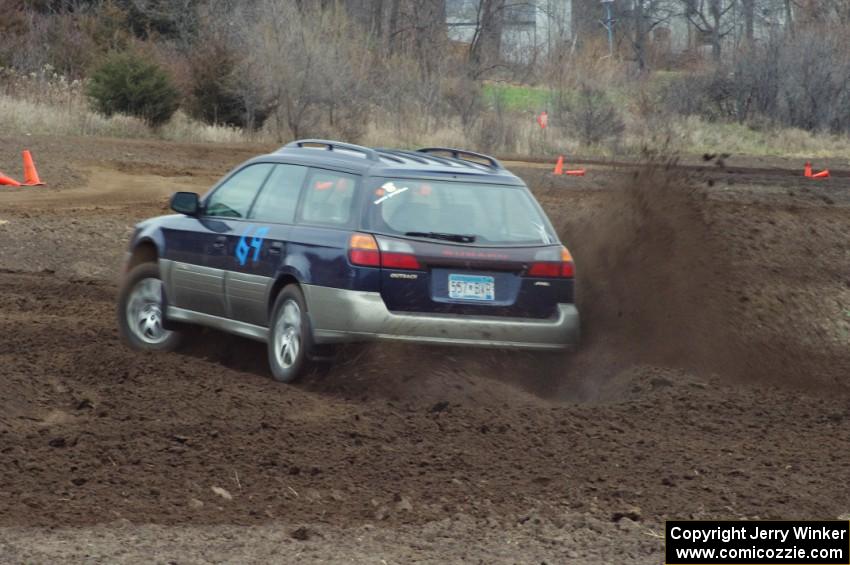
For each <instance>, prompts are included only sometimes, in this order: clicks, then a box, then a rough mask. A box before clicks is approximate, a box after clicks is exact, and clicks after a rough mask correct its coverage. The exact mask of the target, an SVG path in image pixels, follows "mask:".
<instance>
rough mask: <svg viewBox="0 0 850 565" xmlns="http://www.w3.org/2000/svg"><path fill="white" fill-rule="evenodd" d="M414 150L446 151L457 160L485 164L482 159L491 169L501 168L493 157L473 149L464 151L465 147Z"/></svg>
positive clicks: (426, 151) (419, 150)
mask: <svg viewBox="0 0 850 565" xmlns="http://www.w3.org/2000/svg"><path fill="white" fill-rule="evenodd" d="M416 151H417V152H418V153H427V154H429V155H431V154H433V153H448V154H449V155H450V156H451V157H452V158H453V159H457V160H458V161H466V162H468V163H475V164H477V165H485V163H482V161H485V162H486V163H487V164H486V165H485V166H489V167H491V168H493V169H502V168H503V167H502V164H501V163H500V162H499V161H497V160H496V159H495V158H494V157H490V156H489V155H484V154H483V153H475V152H474V151H466V150H465V149H454V148H452V147H423V148H422V149H417V150H416ZM470 157H471V159H470Z"/></svg>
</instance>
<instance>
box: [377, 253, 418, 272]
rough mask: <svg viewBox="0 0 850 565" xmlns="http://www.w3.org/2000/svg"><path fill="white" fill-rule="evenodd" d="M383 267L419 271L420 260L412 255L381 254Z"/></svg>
mask: <svg viewBox="0 0 850 565" xmlns="http://www.w3.org/2000/svg"><path fill="white" fill-rule="evenodd" d="M381 266H382V267H387V268H389V269H412V270H419V269H421V268H422V267H421V266H420V265H419V260H418V259H417V258H416V256H415V255H412V254H410V253H387V252H386V251H385V252H383V253H381Z"/></svg>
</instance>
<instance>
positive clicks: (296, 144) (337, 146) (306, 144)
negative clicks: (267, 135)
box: [279, 139, 379, 161]
mask: <svg viewBox="0 0 850 565" xmlns="http://www.w3.org/2000/svg"><path fill="white" fill-rule="evenodd" d="M320 147H324V148H325V149H326V150H328V151H341V152H353V153H360V154H361V155H363V156H364V157H365V158H366V159H369V160H370V161H377V160H378V159H379V157H378V152H377V151H375V150H374V149H370V148H369V147H363V146H362V145H355V144H353V143H343V142H341V141H332V140H329V139H299V140H297V141H292V142H290V143H287V144H286V145H284V146H283V147H281V148H280V149H279V151H283V150H284V149H309V148H320Z"/></svg>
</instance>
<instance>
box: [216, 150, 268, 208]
mask: <svg viewBox="0 0 850 565" xmlns="http://www.w3.org/2000/svg"><path fill="white" fill-rule="evenodd" d="M271 168H272V165H271V164H269V163H258V164H256V165H248V166H247V167H245V168H244V169H242V170H241V171H239V172H237V173H236V174H235V175H233V176H232V177H230V178H229V179H227V180H226V181H224V184H222V185H220V186H219V187H218V188H217V189H216V190H215V192H213V193H212V195H210V197H209V198H207V201H206V210H205V212H204V213H205V214H206V215H207V216H222V217H225V218H245V217H246V216H247V215H248V209H249V208H250V207H251V202H253V201H254V197H255V196H256V195H257V191H258V190H259V189H260V186H262V184H263V181H264V180H266V177H267V176H268V174H269V171H270V170H271Z"/></svg>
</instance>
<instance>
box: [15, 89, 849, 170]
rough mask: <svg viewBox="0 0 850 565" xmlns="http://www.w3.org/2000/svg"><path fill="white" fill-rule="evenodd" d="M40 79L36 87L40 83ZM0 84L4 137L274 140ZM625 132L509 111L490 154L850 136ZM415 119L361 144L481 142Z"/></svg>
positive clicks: (819, 151)
mask: <svg viewBox="0 0 850 565" xmlns="http://www.w3.org/2000/svg"><path fill="white" fill-rule="evenodd" d="M38 84H41V87H39V86H38ZM38 84H32V83H31V84H28V85H26V87H25V88H23V87H21V85H20V84H18V85H17V87H16V88H14V89H10V88H8V84H7V85H6V86H7V88H0V131H2V132H3V133H4V134H5V135H9V134H23V135H27V134H30V135H67V136H74V135H80V136H100V137H124V138H148V139H165V140H170V141H185V142H204V143H242V142H264V141H275V139H274V136H273V135H272V134H271V133H270V132H262V131H261V132H258V133H256V134H254V135H249V134H247V133H246V132H244V131H243V130H240V129H238V128H233V127H227V126H211V125H207V124H203V123H201V122H198V121H195V120H193V119H191V118H189V117H188V116H187V115H186V114H185V113H183V112H178V113H177V114H175V116H174V117H173V118H172V120H171V121H170V122H169V123H167V124H166V125H165V126H163V127H161V128H159V129H158V130H152V129H151V128H149V127H148V126H147V125H146V124H145V123H144V122H142V121H141V120H139V119H137V118H133V117H129V116H121V115H116V116H112V117H109V118H107V117H105V116H102V115H100V114H97V113H95V112H93V111H92V110H91V109H90V108H89V107H88V105H87V103H86V99H85V96H84V95H83V94H82V92H81V89H80V88H79V87H74V86H73V85H67V84H64V83H62V84H59V85H57V84H55V83H45V82H40V83H38ZM625 117H626V125H627V127H626V133H625V135H624V137H623V138H622V139H621V140H619V141H618V142H616V143H614V144H608V145H604V146H594V147H587V146H583V145H582V144H581V143H580V142H579V140H578V138H577V136H575V135H573V134H572V133H571V132H570V131H569V130H566V129H564V128H552V127H550V128H549V129H547V130H546V131H543V130H541V129H540V128H539V127H538V126H537V124H536V123H535V120H534V118H535V116H534V114H533V113H531V112H511V113H509V114H506V115H505V116H503V118H502V120H503V121H502V125H501V126H500V127H503V128H506V129H507V130H508V131H509V135H510V137H509V139H510V142H511V145H512V147H509V148H505V149H495V150H493V152H494V153H500V152H501V153H511V154H520V155H522V154H525V155H554V154H559V153H563V154H571V155H582V156H598V157H614V156H622V155H627V154H631V153H635V152H638V151H640V150H642V149H643V148H649V149H655V150H661V151H666V152H676V153H679V154H702V153H717V152H725V153H732V154H743V155H753V156H784V157H805V158H846V156H847V155H848V154H850V137H847V136H835V135H828V134H813V133H810V132H807V131H804V130H799V129H792V128H776V129H764V130H755V129H752V128H749V127H747V126H744V125H740V124H734V123H733V124H729V123H714V122H707V121H705V120H702V119H700V118H698V117H693V116H691V117H676V116H669V115H659V116H650V117H646V118H641V117H640V116H638V115H636V114H634V113H631V112H627V113H626V115H625ZM423 130H424V128H423V127H421V125H420V124H419V123H416V122H415V121H414V122H411V123H410V124H405V127H404V128H401V130H400V129H399V128H398V127H397V124H394V121H393V120H391V119H388V118H387V117H386V116H384V117H383V120H380V119H377V118H376V119H373V120H372V122H371V123H370V124H369V125H368V127H367V128H366V133H365V136H364V137H363V139H361V140H359V141H360V142H361V143H364V144H366V145H371V146H387V147H389V146H393V147H421V146H424V145H433V146H450V147H470V148H478V149H482V150H486V149H483V148H481V147H478V145H479V144H478V143H476V139H475V135H474V134H473V133H471V132H465V131H464V129H463V128H462V127H461V124H460V121H459V119H449V120H444V122H443V123H442V124H440V125H439V126H437V127H433V128H432V129H431V131H423Z"/></svg>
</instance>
